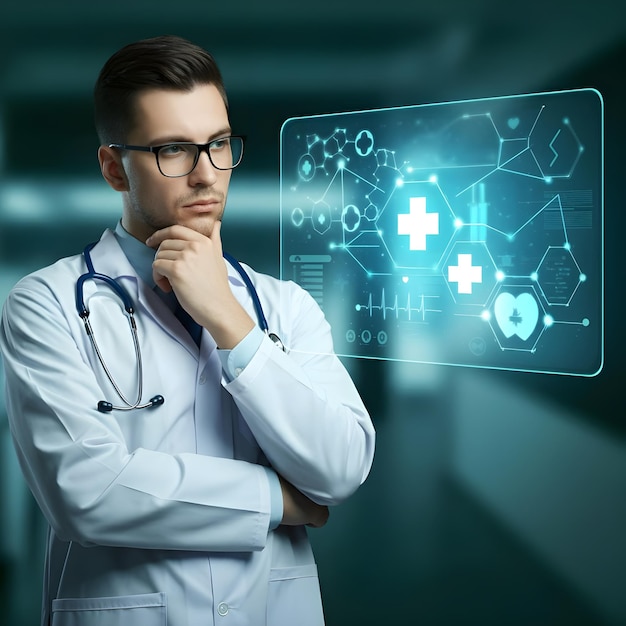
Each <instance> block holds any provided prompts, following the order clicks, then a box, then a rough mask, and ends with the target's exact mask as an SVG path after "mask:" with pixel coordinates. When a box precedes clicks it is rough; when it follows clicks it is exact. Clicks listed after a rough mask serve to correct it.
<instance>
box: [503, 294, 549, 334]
mask: <svg viewBox="0 0 626 626" xmlns="http://www.w3.org/2000/svg"><path fill="white" fill-rule="evenodd" d="M494 313H495V315H496V321H497V322H498V326H500V329H501V330H502V332H503V333H504V336H505V337H506V338H507V339H509V338H510V337H512V336H513V335H517V336H518V337H519V338H520V339H521V340H522V341H526V340H527V339H528V338H529V337H530V336H531V335H532V334H533V331H534V330H535V328H536V326H537V320H538V319H539V307H538V306H537V301H536V300H535V298H533V296H532V295H531V294H529V293H522V294H520V295H519V296H517V297H515V296H514V295H513V294H512V293H506V292H505V293H501V294H500V295H499V296H498V297H497V298H496V302H495V304H494Z"/></svg>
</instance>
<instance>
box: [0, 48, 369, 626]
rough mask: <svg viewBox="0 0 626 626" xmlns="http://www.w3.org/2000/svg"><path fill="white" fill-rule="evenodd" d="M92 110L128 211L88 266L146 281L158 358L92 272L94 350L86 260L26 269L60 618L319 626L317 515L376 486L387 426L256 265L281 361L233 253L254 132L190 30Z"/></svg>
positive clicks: (146, 308)
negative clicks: (226, 237)
mask: <svg viewBox="0 0 626 626" xmlns="http://www.w3.org/2000/svg"><path fill="white" fill-rule="evenodd" d="M95 111H96V126H97V130H98V134H99V137H100V140H101V143H102V145H101V146H100V148H99V151H98V158H99V161H100V167H101V170H102V174H103V176H104V178H105V180H106V181H107V183H108V184H109V185H110V186H111V187H112V188H113V189H115V190H116V191H118V192H120V194H121V198H122V204H123V214H122V219H121V222H120V223H119V224H118V225H117V227H116V228H115V230H114V231H110V230H107V231H105V233H104V234H103V235H102V238H101V239H100V241H99V242H98V243H97V244H96V245H95V247H93V249H92V250H91V252H90V254H89V257H90V263H92V264H93V269H94V271H95V273H97V274H98V275H100V276H106V277H108V278H109V279H112V280H114V281H116V284H119V285H121V287H122V288H123V289H124V291H125V292H126V293H128V295H129V297H130V300H131V301H132V305H133V309H134V319H135V322H134V323H135V324H136V327H137V331H136V332H137V335H136V337H137V341H138V348H139V351H137V350H136V349H135V347H134V339H133V332H132V331H131V329H130V328H129V321H128V316H127V314H126V313H125V312H124V309H123V306H122V303H121V299H120V297H119V295H118V293H117V292H116V290H115V289H114V288H112V287H111V284H110V283H109V282H108V280H103V279H97V280H96V279H93V278H92V277H91V276H90V277H88V279H87V280H85V281H84V283H83V294H82V297H83V299H84V302H85V306H86V307H87V308H88V309H89V312H90V313H89V321H90V326H91V329H92V332H93V337H94V338H95V339H96V344H95V345H96V346H97V347H98V349H99V351H100V353H101V354H100V357H101V358H99V357H98V355H97V354H96V350H94V343H92V340H91V338H90V337H89V336H88V334H87V333H86V332H85V324H84V322H83V320H82V319H81V317H79V315H78V313H77V309H76V302H75V300H76V293H75V291H76V284H77V281H78V280H79V278H80V277H81V276H82V275H84V274H85V273H86V271H87V266H86V257H85V256H84V255H77V256H74V257H70V258H66V259H62V260H60V261H58V262H57V263H55V264H54V265H52V266H50V267H47V268H44V269H42V270H40V271H38V272H35V273H34V274H32V275H30V276H28V277H26V278H24V279H23V280H22V281H20V282H19V283H18V284H17V285H16V287H15V288H14V289H13V291H12V292H11V294H10V295H9V297H8V299H7V301H6V303H5V306H4V309H3V315H2V326H1V332H0V348H1V350H2V355H3V359H4V366H5V370H6V383H7V385H6V401H7V409H8V413H9V419H10V424H11V430H12V434H13V438H14V442H15V446H16V450H17V453H18V457H19V460H20V463H21V467H22V470H23V472H24V475H25V477H26V480H27V482H28V484H29V486H30V488H31V490H32V492H33V494H34V496H35V498H36V500H37V502H38V504H39V506H40V507H41V509H42V511H43V513H44V515H45V517H46V519H47V521H48V522H49V527H50V530H49V536H48V544H47V555H46V565H45V577H44V599H43V611H42V624H54V626H65V625H72V626H79V625H80V626H83V625H84V626H89V625H91V624H94V625H95V624H98V625H99V626H108V625H117V626H121V625H131V624H132V625H133V626H136V625H138V624H141V626H156V625H159V626H165V625H169V626H198V625H200V624H202V625H209V624H216V625H219V624H224V625H225V626H226V625H228V626H231V625H232V626H235V625H237V626H239V625H241V626H255V625H262V624H263V625H265V624H267V625H268V626H281V625H284V626H294V625H296V624H297V625H299V626H309V625H310V626H319V625H321V624H323V622H324V618H323V613H322V604H321V599H320V592H319V583H318V579H317V569H316V565H315V561H314V557H313V554H312V551H311V547H310V544H309V540H308V538H307V529H306V527H307V526H309V527H320V526H323V525H324V524H325V522H326V520H327V517H328V507H329V506H332V505H335V504H338V503H340V502H341V501H343V500H345V499H346V498H347V497H348V496H350V495H351V494H352V493H353V492H354V491H355V490H356V489H357V488H358V487H359V485H360V484H361V483H362V482H363V481H364V480H365V478H366V477H367V475H368V472H369V469H370V466H371V463H372V458H373V453H374V429H373V427H372V424H371V421H370V418H369V416H368V414H367V411H366V410H365V408H364V406H363V404H362V402H361V399H360V398H359V395H358V393H357V391H356V390H355V387H354V385H353V383H352V381H351V380H350V378H349V376H348V374H347V372H346V371H345V369H344V368H343V366H342V365H341V363H340V362H339V360H338V359H337V358H336V356H335V355H334V354H333V350H332V344H331V336H330V332H329V327H328V324H327V323H326V321H325V319H324V317H323V314H322V312H321V311H320V309H319V308H318V306H317V305H316V303H315V302H314V301H313V299H312V298H311V297H310V296H309V295H308V294H307V293H306V292H305V291H304V290H302V289H300V288H299V287H298V286H296V285H295V284H293V283H287V282H281V281H278V280H276V279H273V278H271V277H269V276H264V275H261V274H258V273H256V272H254V271H252V270H251V269H250V268H247V267H245V268H244V269H245V270H246V273H247V275H248V276H249V277H250V280H251V282H252V284H253V286H254V289H255V290H256V292H258V296H259V299H260V301H261V303H262V306H263V309H264V312H265V316H266V317H267V322H268V324H267V325H268V327H269V330H270V331H272V332H274V333H275V334H276V335H278V337H280V340H281V341H282V344H284V346H285V350H284V351H283V350H281V349H280V346H277V345H275V343H274V342H273V341H272V340H271V339H270V338H269V336H268V335H267V334H266V333H264V332H263V330H261V329H260V328H259V325H258V322H257V314H256V311H255V307H254V302H253V296H252V293H251V290H250V289H249V288H248V287H247V286H246V284H245V282H244V280H243V278H242V275H240V274H239V273H238V272H237V271H236V269H235V268H234V267H233V265H231V264H230V263H228V262H226V261H225V260H224V258H223V256H222V246H221V237H220V231H221V225H222V217H223V214H224V207H225V203H226V197H227V192H228V186H229V182H230V176H231V171H232V169H233V168H234V167H235V166H236V165H237V164H238V162H239V160H240V158H241V151H242V149H243V141H242V140H240V139H239V138H236V137H233V136H232V131H231V127H230V123H229V118H228V106H227V100H226V95H225V92H224V87H223V84H222V79H221V76H220V73H219V70H218V68H217V67H216V65H215V63H214V61H213V59H212V57H211V56H210V55H209V54H208V53H206V52H205V51H204V50H202V49H201V48H198V47H197V46H195V45H193V44H191V43H189V42H187V41H185V40H183V39H180V38H176V37H169V36H168V37H158V38H154V39H148V40H144V41H140V42H137V43H134V44H130V45H128V46H126V47H125V48H123V49H121V50H120V51H119V52H117V53H116V54H114V55H113V56H112V57H111V58H110V59H109V61H108V62H107V63H106V64H105V66H104V68H103V69H102V71H101V73H100V76H99V79H98V82H97V84H96V89H95ZM193 144H196V145H193ZM86 209H87V210H88V207H86ZM180 309H183V310H184V311H186V312H187V313H188V316H190V317H191V318H192V320H193V321H195V323H196V328H197V329H198V330H199V331H200V337H199V338H198V342H199V345H197V343H196V342H195V341H194V339H193V338H192V336H191V334H190V332H189V331H188V330H187V329H186V328H185V326H184V325H183V323H181V321H179V318H180V316H179V315H177V314H178V312H179V310H180ZM138 365H139V366H140V367H138ZM114 383H115V385H117V387H118V389H116V388H115V386H114ZM137 390H139V402H135V397H136V396H137ZM118 391H119V392H121V395H120V393H118ZM122 396H124V397H125V398H126V399H127V401H126V402H125V401H123V400H122V399H121V397H122ZM158 396H162V398H163V401H161V400H159V401H157V402H155V403H154V406H151V407H149V408H133V407H135V406H136V405H141V404H142V403H148V404H149V401H150V398H151V397H158ZM102 401H106V403H108V404H110V405H111V406H110V407H109V410H104V411H102V410H98V406H99V403H101V402H102Z"/></svg>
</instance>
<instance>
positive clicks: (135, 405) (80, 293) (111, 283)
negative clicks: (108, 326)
mask: <svg viewBox="0 0 626 626" xmlns="http://www.w3.org/2000/svg"><path fill="white" fill-rule="evenodd" d="M95 245H96V244H95V243H90V244H89V245H88V246H86V247H85V249H84V251H83V257H84V259H85V264H86V266H87V271H86V272H85V273H84V274H82V275H81V276H79V277H78V279H77V281H76V292H75V297H76V310H77V312H78V315H79V317H80V318H81V319H82V320H83V324H84V326H85V332H86V333H87V336H88V337H89V340H90V343H91V345H92V347H93V350H94V352H95V354H96V356H97V358H98V361H99V362H100V365H101V366H102V369H103V371H104V373H105V374H106V377H107V378H108V380H109V382H110V383H111V385H112V386H113V389H115V392H116V393H117V395H118V397H119V398H120V400H121V401H122V402H123V404H124V405H123V406H115V405H113V403H112V402H107V401H106V400H101V401H99V402H98V407H97V408H98V411H100V412H101V413H108V412H110V411H112V410H114V409H115V410H117V411H132V410H133V409H147V408H152V407H156V406H160V405H161V404H163V403H164V402H165V399H164V398H163V396H162V395H160V394H158V395H155V396H153V397H152V398H150V400H149V401H148V402H144V403H142V402H141V398H142V396H143V359H142V358H141V347H140V344H139V337H138V333H137V324H136V322H135V309H134V306H133V301H132V298H131V297H130V295H129V293H128V291H127V290H126V289H125V288H124V287H123V286H122V285H121V284H120V283H119V282H118V281H117V280H116V279H114V278H112V277H111V276H107V275H106V274H101V273H99V272H96V270H95V268H94V265H93V260H92V258H91V250H92V249H93V247H94V246H95ZM223 256H224V259H225V260H226V261H227V262H228V263H230V264H231V265H232V267H233V268H234V269H235V270H236V271H237V273H238V274H239V276H240V277H241V279H242V280H243V282H244V284H245V286H246V289H247V290H248V293H249V295H250V298H251V299H252V304H253V306H254V310H255V312H256V316H257V321H258V324H259V327H260V328H261V330H262V331H263V332H264V333H265V334H266V335H268V336H269V338H270V339H271V340H272V341H273V342H274V344H276V346H278V347H279V348H280V349H281V350H283V352H286V349H285V346H284V345H283V343H282V341H281V340H280V338H279V337H278V335H276V334H275V333H270V332H269V326H268V323H267V318H266V317H265V313H264V312H263V306H262V304H261V299H260V298H259V294H258V292H257V290H256V287H255V286H254V284H253V282H252V280H251V279H250V276H248V273H247V272H246V271H245V269H244V268H243V266H242V265H241V263H239V261H237V259H235V258H234V257H233V256H232V255H230V254H228V253H227V252H224V253H223ZM87 280H94V281H101V282H103V283H105V284H106V285H107V286H108V287H109V288H110V289H112V290H113V291H114V292H115V293H116V295H117V296H118V297H119V298H120V300H121V301H122V304H123V305H124V310H125V311H126V314H127V317H128V323H129V326H130V331H131V335H132V337H133V346H134V350H135V359H136V363H137V369H136V374H137V380H138V388H137V398H136V399H135V401H134V402H130V401H129V400H128V398H126V396H125V395H124V393H123V392H122V390H121V389H120V387H119V385H118V384H117V383H116V382H115V379H114V377H113V374H112V373H111V371H110V369H109V367H108V366H107V364H106V362H105V360H104V357H103V356H102V353H101V351H100V348H99V347H98V343H97V341H96V338H95V335H94V332H93V328H92V326H91V323H90V321H89V314H90V311H89V309H88V307H87V306H86V304H85V297H84V285H85V282H86V281H87Z"/></svg>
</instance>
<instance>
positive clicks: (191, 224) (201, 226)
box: [178, 215, 222, 237]
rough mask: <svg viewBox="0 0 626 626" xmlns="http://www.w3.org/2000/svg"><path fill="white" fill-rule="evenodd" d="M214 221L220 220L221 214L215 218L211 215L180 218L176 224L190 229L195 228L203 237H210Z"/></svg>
mask: <svg viewBox="0 0 626 626" xmlns="http://www.w3.org/2000/svg"><path fill="white" fill-rule="evenodd" d="M216 221H219V222H221V221H222V215H220V216H219V217H218V218H215V217H213V216H206V215H198V216H194V217H191V218H189V219H185V220H181V221H180V222H178V224H179V225H180V226H185V227H187V228H190V229H191V230H195V231H196V232H197V233H200V234H201V235H204V236H205V237H210V236H211V234H212V233H213V226H214V225H215V222H216Z"/></svg>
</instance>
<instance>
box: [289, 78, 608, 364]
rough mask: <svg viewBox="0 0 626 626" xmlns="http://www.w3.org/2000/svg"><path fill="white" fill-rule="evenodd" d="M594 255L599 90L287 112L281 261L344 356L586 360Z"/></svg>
mask: <svg viewBox="0 0 626 626" xmlns="http://www.w3.org/2000/svg"><path fill="white" fill-rule="evenodd" d="M602 258H603V103H602V98H601V96H600V94H599V93H598V92H597V91H595V90H592V89H580V90H573V91H561V92H552V93H538V94H531V95H523V96H511V97H505V98H489V99H481V100H469V101H462V102H449V103H443V104H432V105H421V106H410V107H401V108H391V109H381V110H371V111H361V112H350V113H340V114H332V115H319V116H313V117H302V118H292V119H289V120H287V121H286V122H285V124H284V125H283V128H282V132H281V276H282V278H284V279H287V280H294V281H295V282H297V283H299V284H300V285H301V286H302V287H304V288H305V289H306V290H307V291H308V292H309V293H310V294H311V295H312V296H313V297H314V298H315V299H316V300H317V302H318V303H319V304H320V306H321V307H322V309H323V310H324V312H325V314H326V317H327V319H328V321H329V322H330V324H331V326H332V329H333V340H334V344H335V350H336V351H337V353H338V354H340V355H345V356H354V357H365V358H375V359H388V360H401V361H414V362H421V363H439V364H448V365H459V366H468V367H486V368H496V369H506V370H516V371H534V372H550V373H561V374H574V375H583V376H592V375H595V374H597V373H598V372H599V371H600V369H601V368H602V360H603V272H604V268H603V261H602Z"/></svg>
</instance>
